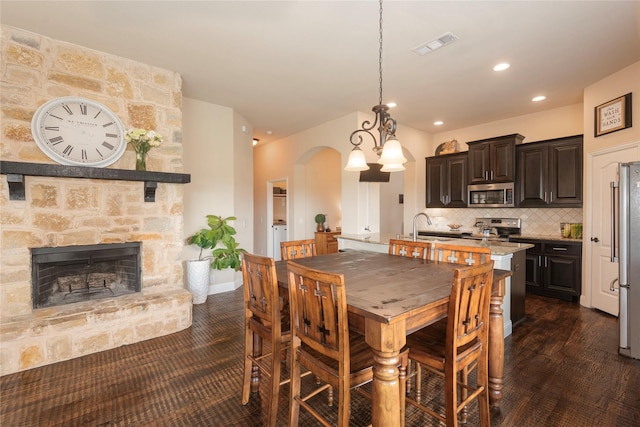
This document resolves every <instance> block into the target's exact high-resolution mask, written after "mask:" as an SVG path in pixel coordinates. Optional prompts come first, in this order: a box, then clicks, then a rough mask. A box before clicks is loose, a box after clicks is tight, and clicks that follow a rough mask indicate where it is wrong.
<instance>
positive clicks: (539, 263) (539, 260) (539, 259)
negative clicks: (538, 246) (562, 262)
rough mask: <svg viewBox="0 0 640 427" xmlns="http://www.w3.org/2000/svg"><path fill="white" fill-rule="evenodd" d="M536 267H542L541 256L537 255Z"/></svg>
mask: <svg viewBox="0 0 640 427" xmlns="http://www.w3.org/2000/svg"><path fill="white" fill-rule="evenodd" d="M538 266H539V267H541V266H542V255H538Z"/></svg>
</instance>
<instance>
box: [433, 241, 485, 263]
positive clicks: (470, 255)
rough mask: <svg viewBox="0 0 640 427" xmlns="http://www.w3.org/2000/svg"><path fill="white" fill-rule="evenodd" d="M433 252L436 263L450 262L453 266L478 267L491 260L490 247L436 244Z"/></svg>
mask: <svg viewBox="0 0 640 427" xmlns="http://www.w3.org/2000/svg"><path fill="white" fill-rule="evenodd" d="M433 252H434V257H433V258H434V261H435V262H449V263H451V264H466V265H478V264H484V263H486V262H488V261H489V260H490V259H491V248H488V247H476V246H463V245H450V244H446V243H436V244H435V246H434V248H433Z"/></svg>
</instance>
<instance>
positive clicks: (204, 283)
mask: <svg viewBox="0 0 640 427" xmlns="http://www.w3.org/2000/svg"><path fill="white" fill-rule="evenodd" d="M210 269H211V261H210V260H208V259H204V260H189V261H187V287H188V289H189V292H191V294H192V295H193V303H194V304H202V303H204V302H205V301H206V300H207V295H208V293H209V270H210Z"/></svg>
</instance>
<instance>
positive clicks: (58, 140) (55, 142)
mask: <svg viewBox="0 0 640 427" xmlns="http://www.w3.org/2000/svg"><path fill="white" fill-rule="evenodd" d="M62 141H64V138H63V137H61V136H56V137H55V138H51V139H50V140H49V142H50V143H51V145H58V144H60V143H61V142H62Z"/></svg>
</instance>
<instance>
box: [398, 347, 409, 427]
mask: <svg viewBox="0 0 640 427" xmlns="http://www.w3.org/2000/svg"><path fill="white" fill-rule="evenodd" d="M407 365H409V360H408V358H407V356H404V357H402V358H401V360H400V368H399V371H400V372H399V375H398V377H399V381H400V427H404V424H405V417H406V409H407V408H406V406H405V405H406V403H405V400H406V398H407Z"/></svg>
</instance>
